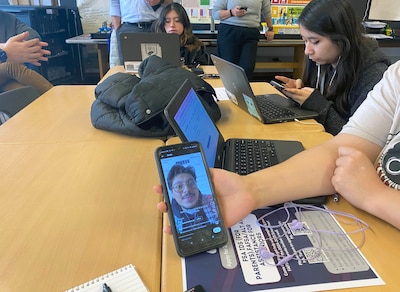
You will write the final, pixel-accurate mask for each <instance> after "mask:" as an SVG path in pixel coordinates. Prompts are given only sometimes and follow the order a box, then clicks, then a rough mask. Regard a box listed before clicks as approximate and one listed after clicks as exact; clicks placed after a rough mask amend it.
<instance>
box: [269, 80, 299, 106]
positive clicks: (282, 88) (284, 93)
mask: <svg viewBox="0 0 400 292" xmlns="http://www.w3.org/2000/svg"><path fill="white" fill-rule="evenodd" d="M269 83H270V84H271V85H272V86H273V87H275V88H276V89H277V90H279V92H281V93H282V94H283V95H284V96H286V97H287V98H289V99H290V100H291V101H293V102H294V103H296V104H299V103H298V102H297V101H296V100H295V99H293V98H292V97H291V96H289V95H288V94H287V92H286V90H285V86H284V85H283V84H281V83H279V82H277V81H275V80H271V81H270V82H269Z"/></svg>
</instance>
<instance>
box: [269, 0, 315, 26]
mask: <svg viewBox="0 0 400 292" xmlns="http://www.w3.org/2000/svg"><path fill="white" fill-rule="evenodd" d="M309 2H310V0H307V1H306V0H271V15H272V24H273V26H274V32H275V34H300V31H299V24H298V18H299V16H300V14H301V12H302V11H303V8H304V6H306V5H307V4H308V3H309Z"/></svg>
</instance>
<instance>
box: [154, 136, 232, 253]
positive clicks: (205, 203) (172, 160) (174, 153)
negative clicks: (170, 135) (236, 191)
mask: <svg viewBox="0 0 400 292" xmlns="http://www.w3.org/2000/svg"><path fill="white" fill-rule="evenodd" d="M155 158H156V162H157V167H158V172H159V176H160V180H161V185H162V187H163V193H164V199H165V202H166V204H167V209H168V216H169V219H170V224H171V229H172V235H173V238H174V242H175V247H176V251H177V253H178V254H179V255H180V256H182V257H185V256H190V255H193V254H196V253H200V252H203V251H207V250H210V249H214V248H218V247H221V246H223V245H225V244H226V243H227V240H228V233H227V230H226V228H225V225H224V223H223V220H222V216H221V213H220V210H219V206H218V202H217V199H216V196H215V191H214V187H213V185H212V182H211V176H210V173H209V169H208V166H207V162H206V159H205V156H204V153H203V150H202V147H201V144H200V143H198V142H187V143H181V144H175V145H168V146H162V147H159V148H157V149H156V151H155Z"/></svg>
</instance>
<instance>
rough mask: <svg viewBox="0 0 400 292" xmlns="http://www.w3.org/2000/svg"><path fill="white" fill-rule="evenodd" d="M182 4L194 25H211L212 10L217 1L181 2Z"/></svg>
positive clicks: (189, 0) (196, 0) (188, 0)
mask: <svg viewBox="0 0 400 292" xmlns="http://www.w3.org/2000/svg"><path fill="white" fill-rule="evenodd" d="M175 2H177V1H175ZM180 2H181V4H182V6H183V7H185V10H186V12H187V14H188V16H189V19H190V22H191V23H192V24H207V23H211V13H212V12H211V8H212V7H213V5H214V3H215V0H181V1H180Z"/></svg>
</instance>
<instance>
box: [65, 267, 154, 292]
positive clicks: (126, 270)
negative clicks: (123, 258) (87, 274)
mask: <svg viewBox="0 0 400 292" xmlns="http://www.w3.org/2000/svg"><path fill="white" fill-rule="evenodd" d="M104 283H106V284H107V286H108V287H110V289H111V291H112V292H122V291H123V292H149V290H148V289H147V287H146V286H145V284H144V283H143V281H142V279H141V278H140V276H139V274H138V273H137V271H136V269H135V267H134V266H133V265H131V264H130V265H127V266H125V267H122V268H120V269H117V270H115V271H112V272H110V273H108V274H105V275H102V276H100V277H97V278H96V279H93V280H90V281H88V282H86V283H83V284H81V285H79V286H76V287H74V288H71V289H68V290H67V291H66V292H99V291H103V290H102V287H103V284H104Z"/></svg>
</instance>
